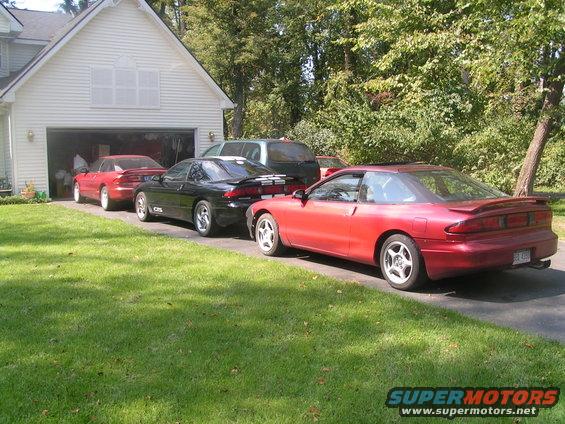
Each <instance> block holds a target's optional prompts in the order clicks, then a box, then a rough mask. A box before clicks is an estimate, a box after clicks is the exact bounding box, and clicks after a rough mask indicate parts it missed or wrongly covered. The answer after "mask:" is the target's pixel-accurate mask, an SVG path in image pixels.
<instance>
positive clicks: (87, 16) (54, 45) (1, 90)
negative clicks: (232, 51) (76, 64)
mask: <svg viewBox="0 0 565 424" xmlns="http://www.w3.org/2000/svg"><path fill="white" fill-rule="evenodd" d="M138 2H139V8H140V9H143V10H144V11H146V12H147V13H148V14H149V15H150V16H151V17H152V18H153V19H154V21H155V22H156V23H157V24H158V25H159V26H160V27H161V29H163V30H164V31H165V33H166V34H168V35H169V37H171V39H172V40H173V42H174V43H175V45H176V47H177V49H178V50H179V51H180V53H181V54H183V55H184V56H185V58H186V59H188V61H189V62H190V63H191V64H192V65H193V66H194V69H195V70H196V72H197V73H198V74H199V75H200V76H201V77H202V78H203V79H204V81H205V82H206V83H207V84H208V85H209V86H210V88H211V89H212V91H213V92H215V93H216V94H217V95H218V97H220V98H221V100H222V108H224V109H231V108H233V107H234V103H233V102H232V100H231V99H230V98H229V96H228V95H227V94H226V93H225V91H224V90H223V89H222V88H221V87H220V86H219V84H218V83H217V82H216V81H215V80H214V79H213V78H212V76H211V75H210V74H209V73H208V72H207V71H206V70H205V69H204V67H203V66H202V64H201V63H200V62H199V61H198V60H197V59H196V58H195V57H194V55H193V54H192V53H191V52H190V50H188V48H187V47H186V46H185V45H184V44H183V43H182V42H181V40H180V39H179V38H178V37H177V35H176V34H175V33H174V32H173V31H172V30H171V29H170V28H169V27H168V26H167V25H166V24H165V23H164V22H163V20H162V19H161V18H160V17H159V16H158V15H157V13H156V12H155V11H154V10H153V8H152V7H151V6H150V5H149V4H148V3H147V1H146V0H138ZM114 4H115V0H98V1H96V2H95V3H93V4H92V5H91V6H90V7H89V8H88V9H86V10H85V11H84V12H82V13H80V14H79V15H77V16H76V17H74V18H72V19H70V20H67V21H66V22H64V23H62V25H65V26H64V27H63V28H62V29H61V30H59V31H58V32H57V33H55V34H54V35H53V36H52V38H51V39H50V41H49V43H48V44H47V45H46V46H45V47H44V48H43V49H42V50H41V51H40V52H39V53H38V54H37V55H36V56H35V57H34V58H33V59H32V60H31V61H30V62H29V63H28V64H27V65H26V66H24V67H23V68H22V69H21V70H20V71H18V72H17V73H14V74H12V75H10V76H9V77H7V78H0V100H4V101H6V99H7V98H10V97H12V96H11V95H13V93H15V91H16V90H17V89H18V88H19V87H20V86H21V85H22V84H23V83H24V82H25V81H27V80H28V79H29V78H31V76H32V75H33V74H34V73H35V72H36V71H37V70H38V69H39V68H40V67H41V66H42V65H43V64H44V63H45V62H47V61H48V60H49V59H50V57H51V56H52V55H54V54H55V53H56V52H57V51H58V50H59V49H60V48H61V47H62V46H64V45H65V44H66V43H67V42H68V41H69V40H70V39H71V38H72V37H73V36H74V35H75V34H76V33H78V32H79V31H80V30H81V29H82V27H83V26H84V25H86V24H87V23H88V22H89V21H90V20H91V19H92V18H94V17H95V16H96V15H97V14H98V13H99V12H100V11H101V10H103V9H104V8H105V7H107V6H111V5H114ZM15 10H16V9H12V10H10V11H9V12H13V11H15ZM17 10H19V11H22V10H21V9H17ZM28 12H29V11H28ZM39 13H41V12H39ZM47 13H50V12H47ZM52 14H54V15H57V14H56V13H52ZM61 15H63V16H66V17H68V15H64V14H61ZM48 19H50V18H48ZM8 101H13V100H8Z"/></svg>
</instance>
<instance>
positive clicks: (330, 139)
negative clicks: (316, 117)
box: [289, 120, 342, 156]
mask: <svg viewBox="0 0 565 424" xmlns="http://www.w3.org/2000/svg"><path fill="white" fill-rule="evenodd" d="M289 136H290V138H291V139H293V140H296V141H300V142H302V143H305V144H306V145H308V147H310V149H311V150H312V151H313V152H314V154H316V155H330V156H336V155H338V156H339V155H341V154H342V152H341V151H340V146H339V144H338V139H337V137H336V136H335V134H334V133H333V132H332V130H330V129H328V128H321V127H320V126H319V125H318V124H317V123H315V122H313V121H308V120H303V121H300V122H299V123H298V124H296V126H295V127H294V128H293V129H292V131H291V132H290V134H289Z"/></svg>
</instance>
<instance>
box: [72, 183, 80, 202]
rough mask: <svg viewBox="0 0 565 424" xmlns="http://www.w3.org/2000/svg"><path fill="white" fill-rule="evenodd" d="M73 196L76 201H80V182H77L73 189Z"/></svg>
mask: <svg viewBox="0 0 565 424" xmlns="http://www.w3.org/2000/svg"><path fill="white" fill-rule="evenodd" d="M73 196H74V199H75V202H77V203H78V201H79V200H80V187H79V185H78V183H75V187H74V190H73Z"/></svg>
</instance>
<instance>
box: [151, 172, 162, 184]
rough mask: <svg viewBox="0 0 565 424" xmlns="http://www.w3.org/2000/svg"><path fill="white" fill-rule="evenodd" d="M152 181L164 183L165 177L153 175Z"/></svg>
mask: <svg viewBox="0 0 565 424" xmlns="http://www.w3.org/2000/svg"><path fill="white" fill-rule="evenodd" d="M151 181H157V182H161V181H163V175H162V174H161V175H153V176H152V177H151Z"/></svg>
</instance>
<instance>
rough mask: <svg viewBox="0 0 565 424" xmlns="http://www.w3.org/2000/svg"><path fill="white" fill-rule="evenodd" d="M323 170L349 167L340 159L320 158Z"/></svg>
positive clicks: (319, 161)
mask: <svg viewBox="0 0 565 424" xmlns="http://www.w3.org/2000/svg"><path fill="white" fill-rule="evenodd" d="M318 164H319V165H320V167H321V168H345V167H346V166H347V165H346V164H345V163H344V162H342V161H341V159H339V158H318Z"/></svg>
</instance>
